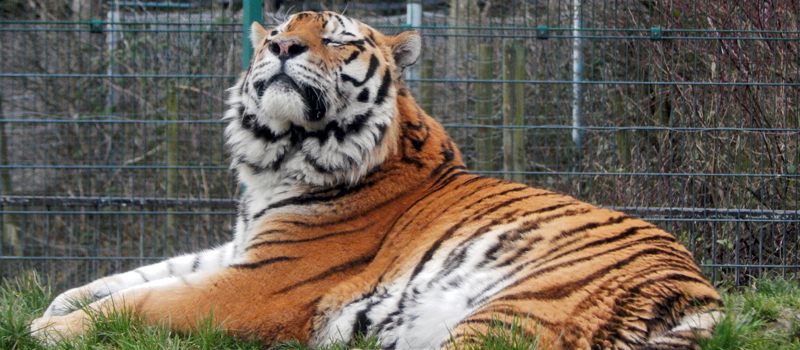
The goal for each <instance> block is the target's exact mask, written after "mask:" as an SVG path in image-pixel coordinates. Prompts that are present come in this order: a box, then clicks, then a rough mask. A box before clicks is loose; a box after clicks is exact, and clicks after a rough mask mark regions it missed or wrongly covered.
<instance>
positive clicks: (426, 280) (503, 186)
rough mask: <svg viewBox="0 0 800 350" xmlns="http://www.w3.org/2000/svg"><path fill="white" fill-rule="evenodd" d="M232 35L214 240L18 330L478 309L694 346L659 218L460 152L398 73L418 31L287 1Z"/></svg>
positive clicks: (637, 345)
mask: <svg viewBox="0 0 800 350" xmlns="http://www.w3.org/2000/svg"><path fill="white" fill-rule="evenodd" d="M250 39H251V41H252V44H253V47H254V48H255V50H254V56H253V58H252V60H251V63H250V65H249V67H248V68H247V69H246V70H245V71H244V72H243V73H242V75H241V77H240V78H239V79H238V80H237V81H236V83H235V84H234V85H233V87H232V88H230V90H229V92H228V94H229V98H228V100H227V104H228V109H227V110H226V112H225V113H224V116H223V120H224V121H225V122H226V125H225V130H224V134H225V136H226V146H227V148H228V150H229V152H230V159H231V168H232V169H233V171H235V172H236V175H237V179H238V181H239V183H240V184H241V186H242V188H243V192H242V194H241V195H240V198H239V204H238V210H237V214H236V219H235V224H234V233H233V239H232V240H231V241H230V242H228V243H226V244H224V245H221V246H218V247H216V248H211V249H208V250H205V251H201V252H198V253H194V254H187V255H181V256H177V257H174V258H170V259H168V260H165V261H162V262H159V263H156V264H152V265H148V266H143V267H140V268H137V269H135V270H132V271H129V272H124V273H120V274H116V275H113V276H109V277H105V278H101V279H99V280H96V281H94V282H91V283H89V284H87V285H85V286H82V287H78V288H74V289H71V290H68V291H66V292H64V293H62V294H60V295H58V296H57V297H56V298H55V299H54V300H53V302H52V304H50V305H49V306H48V307H47V309H46V310H45V312H44V314H43V315H42V317H41V318H38V319H36V320H34V321H33V322H32V324H31V331H32V334H33V335H34V336H35V337H37V338H38V339H42V340H43V341H49V342H58V341H69V340H70V339H73V338H74V337H76V336H79V335H81V334H84V333H85V332H87V331H88V330H89V327H91V325H90V323H91V322H90V320H91V318H92V315H96V314H98V313H99V314H100V315H106V314H109V313H111V312H112V310H116V311H119V310H127V311H130V312H131V313H132V314H134V315H138V316H141V318H142V319H144V320H145V322H146V323H148V324H152V325H162V326H167V327H170V328H171V329H174V330H175V331H178V332H191V331H192V330H193V329H195V327H197V326H198V324H199V323H201V320H210V322H211V323H212V324H213V325H215V326H216V327H219V328H220V329H223V330H224V331H225V332H226V333H227V334H230V335H232V336H236V337H242V338H247V339H256V340H259V341H263V342H264V344H277V343H280V342H284V341H299V342H302V343H304V344H308V345H310V346H327V345H331V344H341V343H344V344H348V343H351V344H353V342H354V340H355V339H367V338H369V339H375V341H376V342H377V344H379V346H380V347H382V348H384V349H423V348H441V349H458V348H465V347H467V348H469V347H470V346H480V342H481V339H485V338H482V336H485V335H486V334H487V332H490V331H491V330H492V329H493V328H492V327H495V328H494V329H496V327H500V329H503V330H509V331H513V332H516V333H515V334H522V335H524V336H525V337H530V338H531V339H536V340H537V342H538V343H537V344H539V345H538V346H539V347H540V348H541V349H673V350H674V349H694V348H697V346H698V342H699V339H701V338H703V337H708V336H711V335H712V334H713V330H714V327H715V325H716V324H718V323H719V321H720V319H721V317H723V315H724V309H723V305H722V301H721V299H720V295H719V294H718V293H717V291H716V290H715V289H714V287H713V286H712V285H711V284H710V283H709V281H708V280H707V279H706V277H704V275H703V272H702V271H701V269H700V268H699V267H698V265H697V264H696V262H695V260H694V258H693V256H692V254H691V253H690V252H689V251H688V250H687V249H686V248H685V247H684V246H683V245H682V244H681V243H680V242H679V241H678V240H677V239H676V238H675V237H674V236H673V235H671V234H669V233H667V232H665V231H663V230H661V229H659V228H657V227H656V226H654V225H653V224H651V223H648V222H645V221H642V220H640V219H636V218H632V217H630V216H628V215H626V214H624V213H621V212H617V211H612V210H608V209H604V208H600V207H597V206H594V205H591V204H588V203H585V202H582V201H579V200H577V199H575V198H573V197H570V196H568V195H564V194H560V193H556V192H552V191H549V190H544V189H538V188H533V187H529V186H526V185H523V184H519V183H513V182H508V181H504V180H501V179H496V178H491V177H486V176H481V175H479V174H476V173H473V172H470V171H469V170H468V169H467V168H466V166H465V163H464V161H463V159H462V156H461V153H460V151H459V149H458V148H457V147H456V145H455V144H454V142H453V141H452V140H451V138H450V137H449V136H448V134H447V132H446V131H445V129H444V127H443V125H442V124H440V123H439V122H437V121H436V120H435V119H434V118H432V117H431V116H429V115H428V114H427V113H426V112H425V111H423V110H422V109H421V108H420V106H419V105H418V104H417V103H416V102H415V100H414V97H413V96H412V95H411V93H410V90H409V89H408V88H406V86H405V82H404V78H403V74H404V70H405V69H406V68H407V67H409V66H411V65H412V64H414V63H415V62H416V61H417V60H418V58H419V57H420V54H421V50H422V37H421V35H420V33H419V32H417V31H405V32H402V33H400V34H396V35H387V34H383V33H381V32H379V31H378V30H376V29H373V28H372V27H370V26H368V25H365V24H363V23H361V22H359V21H357V20H354V19H351V18H349V17H346V16H344V15H341V14H337V13H334V12H301V13H297V14H293V15H291V16H289V17H287V19H286V20H285V22H283V23H281V24H279V25H277V26H276V27H273V28H270V29H265V28H264V27H263V26H261V25H260V24H258V23H253V25H252V27H251V35H250ZM76 301H84V303H83V304H82V306H81V304H78V303H76Z"/></svg>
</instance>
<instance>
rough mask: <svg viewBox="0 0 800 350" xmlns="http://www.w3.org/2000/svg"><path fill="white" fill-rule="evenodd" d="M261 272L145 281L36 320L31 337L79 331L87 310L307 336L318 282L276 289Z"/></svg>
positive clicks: (86, 322) (182, 327)
mask: <svg viewBox="0 0 800 350" xmlns="http://www.w3.org/2000/svg"><path fill="white" fill-rule="evenodd" d="M286 264H291V262H287V263H286ZM262 275H264V273H263V271H260V270H255V271H254V270H252V269H242V268H235V267H228V268H224V269H219V270H216V271H210V272H199V273H194V274H190V275H187V276H182V277H168V278H164V279H160V280H157V281H151V282H148V283H144V284H141V285H139V286H135V287H131V288H128V289H125V290H123V291H120V292H118V293H115V294H112V295H110V296H107V297H105V298H102V299H100V300H98V301H95V302H94V303H92V304H89V305H88V306H86V307H84V308H83V309H81V310H77V311H74V312H72V313H70V314H67V315H64V316H53V317H45V318H40V319H37V320H36V321H34V323H33V325H32V329H33V336H35V337H37V338H39V339H42V340H45V341H49V342H53V341H58V340H61V339H69V338H72V337H75V336H78V335H81V334H83V333H85V332H86V331H87V330H88V329H89V327H90V325H91V321H92V317H93V315H98V314H99V315H109V314H111V313H114V312H119V311H130V312H132V313H133V314H135V315H137V316H140V317H141V318H142V319H143V320H144V321H145V322H146V323H148V324H153V325H157V324H160V325H166V326H169V327H170V328H171V329H173V330H176V331H189V330H193V329H195V328H196V327H197V326H199V325H201V321H208V320H210V321H211V323H212V325H213V326H222V327H223V328H224V329H225V330H226V331H228V332H229V333H232V334H238V335H244V336H247V337H257V338H260V339H265V340H270V341H271V340H277V341H281V340H290V339H300V340H301V341H307V340H308V338H309V336H308V332H309V331H308V329H309V327H310V319H311V316H312V315H313V312H314V307H315V305H316V303H315V302H314V298H315V297H314V295H315V294H314V293H313V290H314V288H319V287H318V286H316V285H311V284H309V286H307V287H303V288H297V289H296V290H292V292H287V293H283V294H276V293H274V292H275V291H274V286H273V285H274V283H271V282H270V280H269V279H265V278H263V276H262ZM202 324H205V323H204V322H203V323H202Z"/></svg>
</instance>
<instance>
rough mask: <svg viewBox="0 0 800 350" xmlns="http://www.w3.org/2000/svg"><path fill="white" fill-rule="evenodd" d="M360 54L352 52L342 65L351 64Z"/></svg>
mask: <svg viewBox="0 0 800 350" xmlns="http://www.w3.org/2000/svg"><path fill="white" fill-rule="evenodd" d="M360 54H361V51H353V53H351V54H350V57H347V58H345V60H344V62H343V63H344V64H350V62H353V60H355V59H356V58H358V55H360Z"/></svg>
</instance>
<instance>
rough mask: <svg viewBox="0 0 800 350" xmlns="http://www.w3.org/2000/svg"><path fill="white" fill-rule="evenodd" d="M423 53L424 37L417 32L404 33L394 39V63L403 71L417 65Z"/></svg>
mask: <svg viewBox="0 0 800 350" xmlns="http://www.w3.org/2000/svg"><path fill="white" fill-rule="evenodd" d="M421 51H422V37H421V36H420V35H419V32H417V31H410V32H402V33H400V34H397V35H396V36H395V37H394V38H392V55H394V63H395V64H396V65H397V68H399V69H401V70H402V69H403V68H406V67H408V66H410V65H412V64H414V63H416V62H417V60H418V59H419V54H420V52H421Z"/></svg>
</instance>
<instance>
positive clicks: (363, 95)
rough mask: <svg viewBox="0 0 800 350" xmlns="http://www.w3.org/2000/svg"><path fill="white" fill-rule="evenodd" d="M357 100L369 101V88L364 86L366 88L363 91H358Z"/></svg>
mask: <svg viewBox="0 0 800 350" xmlns="http://www.w3.org/2000/svg"><path fill="white" fill-rule="evenodd" d="M356 101H358V102H361V103H367V101H369V89H367V88H364V90H361V92H360V93H358V96H356Z"/></svg>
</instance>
